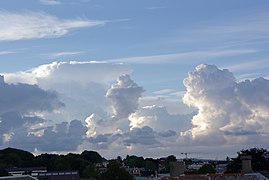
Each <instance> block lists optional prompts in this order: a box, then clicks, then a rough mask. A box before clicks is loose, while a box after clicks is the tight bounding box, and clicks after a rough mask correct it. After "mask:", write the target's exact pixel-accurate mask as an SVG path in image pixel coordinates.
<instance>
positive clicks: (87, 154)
mask: <svg viewBox="0 0 269 180" xmlns="http://www.w3.org/2000/svg"><path fill="white" fill-rule="evenodd" d="M80 157H81V159H84V160H86V161H89V162H91V163H101V162H102V161H103V158H102V157H101V156H100V154H98V152H95V151H83V152H82V153H81V155H80Z"/></svg>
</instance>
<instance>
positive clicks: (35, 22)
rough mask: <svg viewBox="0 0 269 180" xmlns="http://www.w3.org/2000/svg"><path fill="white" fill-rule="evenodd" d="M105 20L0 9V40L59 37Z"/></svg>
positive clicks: (102, 22) (101, 23)
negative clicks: (64, 17)
mask: <svg viewBox="0 0 269 180" xmlns="http://www.w3.org/2000/svg"><path fill="white" fill-rule="evenodd" d="M106 22H107V21H103V20H87V19H79V18H78V19H59V18H57V17H55V16H52V15H49V14H46V13H43V12H23V13H12V12H7V11H0V27H1V29H0V41H15V40H22V39H40V38H55V37H61V36H64V35H66V34H67V33H69V32H70V31H71V30H74V29H78V28H85V27H93V26H101V25H105V24H106Z"/></svg>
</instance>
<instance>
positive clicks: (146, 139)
mask: <svg viewBox="0 0 269 180" xmlns="http://www.w3.org/2000/svg"><path fill="white" fill-rule="evenodd" d="M125 137H126V138H125V140H124V141H123V142H124V144H125V145H126V146H129V145H131V144H142V145H153V144H160V142H159V141H158V140H157V136H156V134H155V132H154V131H153V129H152V128H151V127H149V126H144V127H142V128H133V129H132V130H131V131H130V132H127V133H126V134H125Z"/></svg>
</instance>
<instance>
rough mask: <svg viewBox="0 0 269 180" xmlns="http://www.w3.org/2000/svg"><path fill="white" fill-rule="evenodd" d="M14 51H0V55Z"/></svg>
mask: <svg viewBox="0 0 269 180" xmlns="http://www.w3.org/2000/svg"><path fill="white" fill-rule="evenodd" d="M14 53H15V52H14V51H0V55H8V54H14Z"/></svg>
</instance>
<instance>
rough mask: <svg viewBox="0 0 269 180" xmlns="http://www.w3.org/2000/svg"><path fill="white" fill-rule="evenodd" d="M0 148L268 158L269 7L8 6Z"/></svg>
mask: <svg viewBox="0 0 269 180" xmlns="http://www.w3.org/2000/svg"><path fill="white" fill-rule="evenodd" d="M0 7H1V8H0V27H1V28H0V74H1V77H0V94H1V95H0V148H1V149H3V148H6V147H14V148H20V149H24V150H27V151H30V152H32V153H35V154H40V153H44V152H48V153H63V154H65V153H69V152H74V153H80V152H82V151H84V150H94V151H98V152H99V153H100V154H101V155H102V156H103V157H105V158H108V159H110V158H116V157H117V156H122V157H125V156H126V155H127V154H128V155H137V156H145V157H154V158H157V157H167V156H169V155H171V154H173V155H175V156H176V157H177V158H184V157H185V155H184V154H182V153H188V156H189V157H193V158H211V159H225V158H226V157H227V156H229V157H234V156H236V152H238V151H240V150H242V149H246V148H251V147H259V148H267V149H268V148H269V140H268V139H269V96H268V94H269V50H268V47H269V31H268V29H269V1H267V0H257V1H252V0H237V1H234V0H226V1H216V0H204V1H195V0H169V1H165V0H147V1H142V0H136V1H134V0H130V1H126V0H114V1H108V0H106V1H105V0H25V1H21V0H9V1H4V0H2V1H0Z"/></svg>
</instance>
